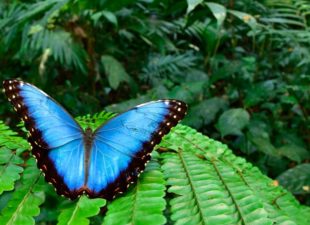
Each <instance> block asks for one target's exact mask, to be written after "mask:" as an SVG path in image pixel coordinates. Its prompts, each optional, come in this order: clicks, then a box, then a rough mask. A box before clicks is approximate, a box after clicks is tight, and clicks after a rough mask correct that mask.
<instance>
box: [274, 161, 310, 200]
mask: <svg viewBox="0 0 310 225" xmlns="http://www.w3.org/2000/svg"><path fill="white" fill-rule="evenodd" d="M277 180H278V181H279V183H280V184H281V185H282V186H283V187H285V188H286V189H287V190H289V191H290V192H292V193H294V194H309V193H310V164H309V163H304V164H300V165H298V166H296V167H294V168H292V169H289V170H287V171H285V172H284V173H282V174H280V175H279V176H278V177H277Z"/></svg>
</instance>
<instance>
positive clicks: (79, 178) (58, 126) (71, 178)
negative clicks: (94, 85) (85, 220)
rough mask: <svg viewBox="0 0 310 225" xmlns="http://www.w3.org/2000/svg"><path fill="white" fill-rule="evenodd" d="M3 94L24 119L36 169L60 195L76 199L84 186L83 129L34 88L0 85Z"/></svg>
mask: <svg viewBox="0 0 310 225" xmlns="http://www.w3.org/2000/svg"><path fill="white" fill-rule="evenodd" d="M3 86H4V90H5V94H6V95H7V97H8V99H9V101H10V102H11V103H12V104H13V106H14V109H15V110H16V111H17V113H18V114H19V115H20V117H21V118H22V119H23V120H24V122H25V125H26V128H27V130H28V131H29V138H28V140H29V142H30V144H31V146H32V152H33V154H34V156H35V157H36V159H37V161H38V167H39V168H40V169H41V170H42V171H43V172H44V173H45V178H46V180H47V181H48V182H51V183H52V184H53V185H54V186H55V187H56V189H57V192H58V193H59V194H64V195H66V196H67V197H70V198H76V197H77V196H78V194H79V193H80V192H81V191H80V190H79V189H81V187H82V186H83V185H84V178H85V173H84V141H83V131H82V128H81V127H80V126H79V125H78V124H77V123H76V122H75V121H74V119H73V118H72V117H71V116H70V114H69V113H68V112H67V111H66V110H65V109H63V108H62V107H61V106H60V105H59V104H58V103H57V102H56V101H55V100H53V99H52V98H51V97H49V96H48V95H47V94H45V93H44V92H43V91H41V90H39V89H38V88H36V87H35V86H33V85H31V84H28V83H25V82H22V81H18V80H6V81H4V82H3Z"/></svg>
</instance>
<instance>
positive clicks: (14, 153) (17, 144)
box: [0, 121, 29, 194]
mask: <svg viewBox="0 0 310 225" xmlns="http://www.w3.org/2000/svg"><path fill="white" fill-rule="evenodd" d="M0 134H1V135H0V194H2V193H3V192H4V191H11V190H13V189H14V184H15V182H16V181H17V180H19V179H20V173H22V171H23V168H22V167H21V166H20V164H22V163H23V160H22V159H21V158H20V157H19V155H20V154H21V153H22V152H24V151H26V150H27V149H28V148H29V145H28V143H27V142H26V141H25V140H24V139H23V138H21V137H18V136H17V134H16V133H15V132H14V131H12V130H11V129H9V127H8V126H6V125H5V124H4V123H3V122H2V121H0Z"/></svg>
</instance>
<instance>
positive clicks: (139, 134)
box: [86, 100, 187, 199]
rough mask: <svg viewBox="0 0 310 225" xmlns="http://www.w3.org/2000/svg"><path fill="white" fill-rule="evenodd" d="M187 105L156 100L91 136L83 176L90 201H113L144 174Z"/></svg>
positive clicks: (114, 120)
mask: <svg viewBox="0 0 310 225" xmlns="http://www.w3.org/2000/svg"><path fill="white" fill-rule="evenodd" d="M186 110H187V107H186V104H185V103H183V102H181V101H177V100H159V101H154V102H149V103H146V104H142V105H140V106H136V107H134V108H133V109H131V110H128V111H127V112H125V113H122V114H120V115H118V116H116V117H114V118H112V119H111V120H109V121H108V122H107V123H105V124H103V125H102V126H101V127H99V128H98V129H97V130H96V131H95V132H94V137H93V142H92V147H91V151H90V157H89V166H88V171H87V175H86V187H87V189H86V192H87V194H88V195H89V196H90V197H103V198H106V199H113V198H114V196H115V195H116V194H117V193H121V192H124V191H125V190H126V189H127V187H128V186H129V184H130V183H132V182H134V181H135V180H136V179H137V177H138V175H139V174H140V173H141V172H142V171H143V170H144V168H145V165H146V163H147V162H148V161H149V159H150V153H151V151H152V150H153V148H154V146H155V145H156V144H158V143H159V142H160V141H161V139H162V137H163V136H164V135H165V134H167V133H168V132H169V131H170V129H171V128H172V127H173V126H175V125H176V124H177V123H178V121H179V120H181V119H182V118H183V117H184V116H185V114H186Z"/></svg>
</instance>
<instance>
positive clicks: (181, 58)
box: [142, 52, 198, 83]
mask: <svg viewBox="0 0 310 225" xmlns="http://www.w3.org/2000/svg"><path fill="white" fill-rule="evenodd" d="M197 60H198V57H197V56H195V55H194V54H193V53H192V52H186V53H184V54H176V55H157V54H154V55H151V56H150V57H149V60H148V63H147V65H146V66H145V67H144V68H143V69H142V77H143V78H144V79H146V80H149V81H151V82H152V83H156V82H157V80H158V79H162V78H165V77H170V78H171V79H172V80H174V79H175V77H177V76H182V75H184V74H185V72H184V71H188V70H190V69H193V68H194V65H196V61H197Z"/></svg>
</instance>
